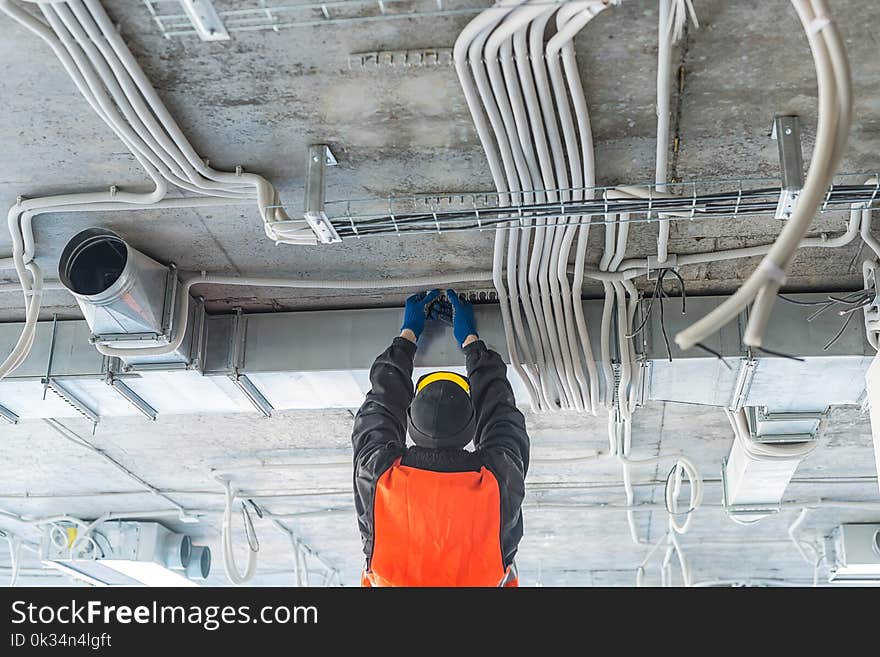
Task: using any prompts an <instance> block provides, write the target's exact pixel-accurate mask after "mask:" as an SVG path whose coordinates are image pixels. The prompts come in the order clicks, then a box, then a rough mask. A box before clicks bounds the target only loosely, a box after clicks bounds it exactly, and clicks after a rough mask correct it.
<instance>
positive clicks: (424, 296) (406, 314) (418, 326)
mask: <svg viewBox="0 0 880 657" xmlns="http://www.w3.org/2000/svg"><path fill="white" fill-rule="evenodd" d="M439 296H440V290H431V291H430V292H419V293H418V294H414V295H412V296H411V297H410V298H409V299H407V300H406V309H405V310H404V311H403V326H401V327H400V330H401V331H403V330H404V329H409V330H410V331H412V332H413V333H415V336H416V340H418V339H419V336H420V335H421V334H422V330H423V329H424V328H425V314H426V313H425V309H426V308H427V306H428V304H429V303H431V302H432V301H433V300H434V299H436V298H437V297H439Z"/></svg>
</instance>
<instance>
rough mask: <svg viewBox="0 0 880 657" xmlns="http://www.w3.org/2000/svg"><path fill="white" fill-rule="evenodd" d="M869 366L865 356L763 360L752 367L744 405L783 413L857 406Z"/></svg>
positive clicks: (759, 360)
mask: <svg viewBox="0 0 880 657" xmlns="http://www.w3.org/2000/svg"><path fill="white" fill-rule="evenodd" d="M870 364H871V358H870V357H868V356H826V357H810V358H806V359H804V361H803V362H800V361H796V360H791V359H788V358H775V357H772V356H771V357H764V356H762V357H761V358H760V359H758V360H757V362H756V363H755V370H754V374H753V376H752V380H751V382H750V384H749V386H748V389H747V390H746V391H745V395H744V400H743V405H744V406H761V407H766V408H767V410H769V411H771V412H775V413H782V412H804V411H816V412H822V411H824V410H825V409H826V408H828V407H829V406H835V405H843V404H858V403H861V401H862V400H863V399H864V395H865V372H867V370H868V366H869V365H870Z"/></svg>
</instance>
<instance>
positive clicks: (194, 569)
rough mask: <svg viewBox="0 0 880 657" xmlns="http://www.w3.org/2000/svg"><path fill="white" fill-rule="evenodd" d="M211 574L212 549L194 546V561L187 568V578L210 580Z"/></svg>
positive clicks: (191, 560)
mask: <svg viewBox="0 0 880 657" xmlns="http://www.w3.org/2000/svg"><path fill="white" fill-rule="evenodd" d="M210 574H211V548H209V547H205V546H204V545H194V546H193V549H192V559H190V562H189V566H187V567H186V576H187V577H188V578H189V579H208V575H210Z"/></svg>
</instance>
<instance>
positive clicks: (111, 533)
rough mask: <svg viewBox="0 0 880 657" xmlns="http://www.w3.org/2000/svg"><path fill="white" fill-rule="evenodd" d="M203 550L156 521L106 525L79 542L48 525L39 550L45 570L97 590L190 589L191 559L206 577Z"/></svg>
mask: <svg viewBox="0 0 880 657" xmlns="http://www.w3.org/2000/svg"><path fill="white" fill-rule="evenodd" d="M206 550H207V548H194V547H193V545H192V540H191V539H190V537H189V536H186V535H184V534H178V533H175V532H172V531H171V530H169V529H167V528H166V527H164V526H163V525H160V524H159V523H157V522H136V521H119V522H116V521H114V522H108V523H105V524H104V525H103V526H102V528H101V532H100V534H93V535H91V536H83V537H80V536H79V532H78V531H77V530H76V529H75V528H73V527H62V526H60V525H53V526H49V527H47V528H46V530H45V531H44V534H43V540H42V543H41V545H40V555H41V559H42V561H43V564H44V565H46V566H48V567H50V568H55V569H57V570H60V571H62V572H64V573H67V574H68V575H71V576H73V577H76V578H78V579H81V580H84V581H86V582H88V583H90V584H93V585H96V586H195V584H194V583H193V582H192V581H191V580H190V579H189V577H188V575H189V573H190V569H191V568H193V566H194V564H193V559H194V558H195V559H197V561H198V563H197V564H195V566H196V567H195V568H194V569H193V572H195V573H196V574H197V575H198V577H197V578H198V579H204V578H205V577H207V574H208V573H209V572H210V566H211V555H210V551H207V557H206V556H205V554H206V552H205V551H206ZM197 551H198V552H197ZM206 566H207V567H206ZM202 573H204V576H202Z"/></svg>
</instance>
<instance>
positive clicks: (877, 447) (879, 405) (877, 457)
mask: <svg viewBox="0 0 880 657" xmlns="http://www.w3.org/2000/svg"><path fill="white" fill-rule="evenodd" d="M865 380H866V382H867V387H868V409H869V411H870V416H871V434H872V435H873V436H874V465H875V467H876V471H877V473H878V474H880V354H878V355H877V356H874V360H873V362H872V363H871V366H870V367H869V368H868V373H867V375H866V377H865ZM12 410H15V409H12ZM878 483H880V478H878Z"/></svg>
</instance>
